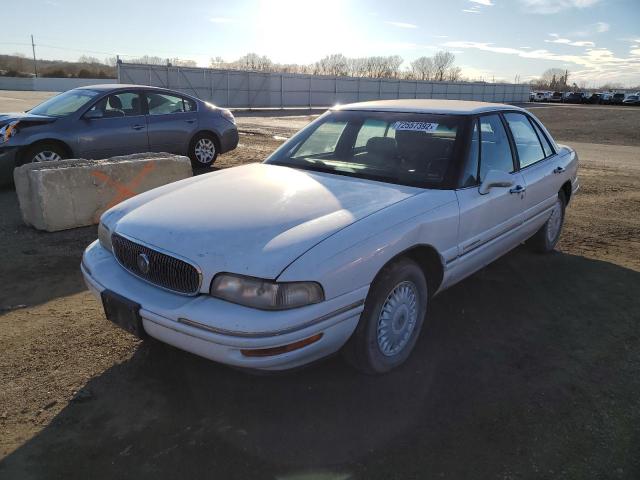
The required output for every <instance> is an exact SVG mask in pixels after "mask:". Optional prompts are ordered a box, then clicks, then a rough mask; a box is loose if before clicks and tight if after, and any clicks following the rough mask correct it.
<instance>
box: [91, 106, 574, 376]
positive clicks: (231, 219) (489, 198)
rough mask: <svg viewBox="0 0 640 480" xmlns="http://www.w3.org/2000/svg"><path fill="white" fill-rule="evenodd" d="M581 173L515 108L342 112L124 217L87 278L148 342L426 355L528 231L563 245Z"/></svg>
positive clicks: (368, 360)
mask: <svg viewBox="0 0 640 480" xmlns="http://www.w3.org/2000/svg"><path fill="white" fill-rule="evenodd" d="M577 169H578V157H577V155H576V152H575V151H573V150H572V149H571V148H569V147H566V146H562V145H557V144H556V143H555V141H554V140H553V138H552V137H551V135H550V134H549V132H548V131H547V130H546V129H545V128H544V126H543V125H542V124H541V123H540V122H539V121H538V120H537V119H536V118H535V117H534V116H533V115H531V114H530V113H529V112H527V111H525V110H523V109H520V108H517V107H514V106H510V105H502V104H490V103H478V102H463V101H447V100H389V101H376V102H367V103H357V104H353V105H345V106H340V107H336V108H333V109H331V110H330V111H328V112H326V113H325V114H324V115H322V116H321V117H319V118H318V119H317V120H316V121H314V122H313V123H311V124H310V125H308V126H307V127H305V128H304V129H303V130H301V131H300V132H298V133H297V134H296V135H295V136H294V137H292V138H291V139H290V140H288V141H287V142H286V143H284V144H283V145H282V146H281V147H280V148H279V149H278V150H277V151H276V152H274V153H273V154H272V155H271V156H270V157H269V158H268V159H267V160H266V161H265V162H264V163H259V164H251V165H245V166H240V167H235V168H229V169H226V170H221V171H218V172H214V173H210V174H207V175H201V176H198V177H194V178H190V179H187V180H183V181H180V182H176V183H172V184H169V185H166V186H163V187H160V188H157V189H155V190H151V191H149V192H146V193H143V194H141V195H138V196H136V197H134V198H131V199H129V200H127V201H125V202H123V203H121V204H119V205H117V206H116V207H114V208H112V209H111V210H109V211H107V212H106V213H105V214H104V215H103V216H102V219H101V223H100V226H99V240H97V241H96V242H94V243H92V244H91V245H90V246H89V247H88V248H87V250H86V251H85V253H84V256H83V259H82V272H83V274H84V278H85V280H86V282H87V285H88V286H89V288H90V290H91V291H93V292H94V293H95V294H96V295H97V296H98V297H99V298H100V299H101V301H102V303H103V305H104V309H105V312H106V316H107V318H108V319H109V320H111V321H113V322H115V323H116V324H118V325H120V326H121V327H123V328H125V329H126V330H128V331H130V332H132V333H134V334H136V335H138V336H141V337H145V336H147V335H148V336H151V337H154V338H156V339H158V340H160V341H162V342H166V343H168V344H171V345H174V346H176V347H178V348H181V349H183V350H186V351H189V352H192V353H195V354H197V355H201V356H203V357H206V358H209V359H211V360H215V361H218V362H222V363H226V364H230V365H235V366H239V367H246V368H250V369H261V370H283V369H288V368H292V367H297V366H300V365H304V364H307V363H309V362H312V361H315V360H318V359H320V358H323V357H326V356H327V355H330V354H332V353H335V352H337V351H339V350H340V349H343V350H344V353H345V356H346V358H347V359H348V360H349V361H350V363H352V364H353V365H354V366H356V367H357V368H359V369H360V370H362V371H364V372H368V373H382V372H386V371H389V370H391V369H392V368H394V367H397V366H398V365H400V364H401V363H403V362H404V361H405V360H406V359H407V357H408V356H409V354H410V353H411V351H412V350H413V348H414V345H415V343H416V341H417V339H418V337H419V334H420V331H421V329H422V325H423V323H424V321H425V318H426V316H427V312H428V309H427V307H428V303H429V301H430V299H431V298H432V297H433V295H435V294H437V293H438V292H441V291H443V290H444V289H446V288H448V287H450V286H451V285H453V284H455V283H456V282H459V281H460V280H462V279H464V278H465V277H467V276H469V275H471V274H472V273H474V272H475V271H477V270H479V269H481V268H482V267H484V266H485V265H487V264H488V263H490V262H492V261H493V260H495V259H496V258H498V257H500V256H501V255H504V254H505V253H506V252H508V251H509V250H511V249H513V248H514V247H516V246H518V245H519V244H521V243H523V242H525V241H526V242H527V243H528V244H529V245H530V246H531V247H532V248H534V249H535V250H537V251H540V252H548V251H550V250H553V248H554V246H555V245H556V243H557V241H558V238H559V236H560V231H561V229H562V224H563V221H564V213H565V207H566V206H567V204H568V203H569V201H570V200H571V198H572V196H573V195H574V193H575V192H576V190H577V189H578V180H577ZM196 204H198V205H201V206H202V208H201V209H199V210H198V209H194V208H193V205H196Z"/></svg>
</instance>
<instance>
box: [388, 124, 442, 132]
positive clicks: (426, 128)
mask: <svg viewBox="0 0 640 480" xmlns="http://www.w3.org/2000/svg"><path fill="white" fill-rule="evenodd" d="M393 128H395V129H396V131H397V130H411V131H414V132H435V131H436V129H437V128H438V124H437V123H430V122H396V123H394V124H393Z"/></svg>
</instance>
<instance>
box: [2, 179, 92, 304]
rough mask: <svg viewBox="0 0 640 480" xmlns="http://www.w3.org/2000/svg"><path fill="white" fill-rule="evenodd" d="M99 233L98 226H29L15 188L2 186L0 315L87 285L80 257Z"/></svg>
mask: <svg viewBox="0 0 640 480" xmlns="http://www.w3.org/2000/svg"><path fill="white" fill-rule="evenodd" d="M97 237H98V228H97V226H91V227H84V228H74V229H72V230H65V231H61V232H54V233H49V232H40V231H38V230H35V229H34V228H31V227H28V226H26V225H25V224H24V223H23V222H22V218H21V216H20V208H19V206H18V198H17V196H16V192H15V190H13V188H9V187H7V188H2V189H0V245H2V255H3V259H2V263H1V265H2V268H0V315H1V314H2V313H3V311H7V310H11V309H14V308H16V307H19V306H24V305H27V306H31V305H37V304H40V303H44V302H47V301H49V300H52V299H54V298H58V297H66V296H68V295H72V294H74V293H78V292H81V291H83V290H85V289H86V287H85V285H84V281H83V280H82V275H81V274H80V259H81V258H82V252H83V250H84V249H85V248H86V247H87V245H89V243H91V242H93V241H94V240H95V239H96V238H97ZM43 278H46V282H45V281H43Z"/></svg>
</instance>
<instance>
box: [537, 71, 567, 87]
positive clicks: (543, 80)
mask: <svg viewBox="0 0 640 480" xmlns="http://www.w3.org/2000/svg"><path fill="white" fill-rule="evenodd" d="M568 82H569V70H563V69H561V68H549V69H547V70H545V71H544V72H543V74H542V77H540V80H539V81H538V84H539V86H540V87H541V88H553V89H558V90H566V89H567V86H568V84H569V83H568Z"/></svg>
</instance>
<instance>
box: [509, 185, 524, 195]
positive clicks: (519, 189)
mask: <svg viewBox="0 0 640 480" xmlns="http://www.w3.org/2000/svg"><path fill="white" fill-rule="evenodd" d="M525 190H526V188H524V187H523V186H522V185H516V186H515V187H513V188H512V189H511V190H509V193H524V192H525Z"/></svg>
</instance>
